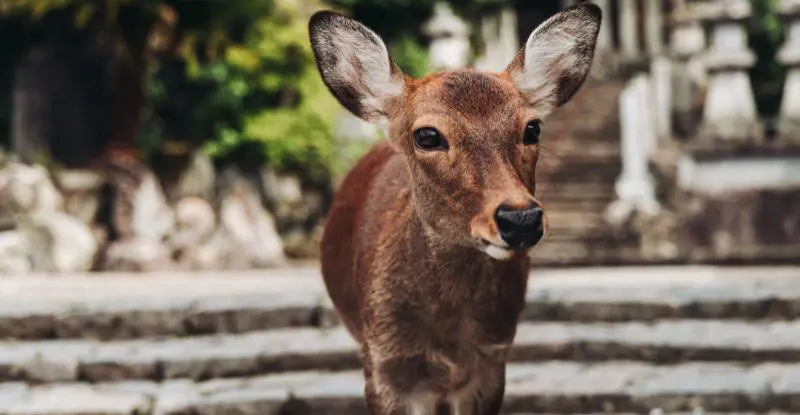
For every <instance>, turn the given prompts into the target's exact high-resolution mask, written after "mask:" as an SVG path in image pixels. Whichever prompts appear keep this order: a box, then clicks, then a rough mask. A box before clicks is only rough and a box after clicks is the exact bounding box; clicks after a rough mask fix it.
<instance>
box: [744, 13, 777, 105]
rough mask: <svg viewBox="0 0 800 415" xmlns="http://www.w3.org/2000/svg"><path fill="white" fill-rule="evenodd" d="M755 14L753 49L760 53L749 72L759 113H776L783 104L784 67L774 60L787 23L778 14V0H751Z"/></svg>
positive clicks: (751, 30) (751, 32) (750, 31)
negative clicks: (781, 102)
mask: <svg viewBox="0 0 800 415" xmlns="http://www.w3.org/2000/svg"><path fill="white" fill-rule="evenodd" d="M750 1H751V4H752V6H753V16H752V18H751V19H750V21H749V22H748V36H749V43H750V48H751V49H752V50H753V51H754V52H755V54H756V56H757V61H756V65H755V66H754V67H753V68H752V70H751V71H750V76H751V79H752V81H753V89H754V92H755V97H756V102H757V103H758V109H759V112H760V113H761V114H762V115H765V116H768V117H770V116H775V115H776V114H777V113H778V111H779V107H780V101H781V93H782V91H783V80H784V79H785V73H786V71H785V68H784V67H783V66H782V65H781V64H779V63H778V62H777V61H776V60H775V55H776V54H777V52H778V49H779V48H780V46H781V45H782V44H783V42H784V36H785V30H786V29H785V28H786V24H785V23H784V22H782V21H781V18H780V16H779V15H778V13H777V10H778V0H750Z"/></svg>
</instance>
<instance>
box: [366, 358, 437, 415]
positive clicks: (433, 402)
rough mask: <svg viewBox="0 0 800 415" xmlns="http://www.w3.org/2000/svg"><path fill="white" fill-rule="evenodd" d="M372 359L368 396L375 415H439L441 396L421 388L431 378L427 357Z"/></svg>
mask: <svg viewBox="0 0 800 415" xmlns="http://www.w3.org/2000/svg"><path fill="white" fill-rule="evenodd" d="M369 360H370V364H369V370H367V366H366V365H365V378H366V385H365V387H366V390H365V395H366V399H367V407H368V408H369V410H370V412H371V413H372V415H436V410H437V404H438V401H439V397H438V396H437V395H436V394H435V393H433V392H430V391H426V390H424V389H422V388H420V385H421V381H423V380H424V379H426V377H427V362H426V361H425V358H424V356H421V355H419V356H411V357H405V356H404V357H394V358H389V359H386V360H383V361H381V362H378V363H376V362H375V361H374V360H373V359H369Z"/></svg>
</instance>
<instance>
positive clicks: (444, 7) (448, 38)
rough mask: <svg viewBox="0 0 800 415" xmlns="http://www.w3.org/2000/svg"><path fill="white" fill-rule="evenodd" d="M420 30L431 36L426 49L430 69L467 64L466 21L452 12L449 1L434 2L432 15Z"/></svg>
mask: <svg viewBox="0 0 800 415" xmlns="http://www.w3.org/2000/svg"><path fill="white" fill-rule="evenodd" d="M422 30H423V33H424V34H425V35H427V36H428V37H430V38H431V43H430V47H429V49H428V56H429V60H428V62H429V66H430V69H431V70H434V71H438V70H442V69H456V68H463V67H465V66H467V63H468V62H469V49H470V44H469V34H470V29H469V26H468V25H467V23H465V22H464V21H463V20H461V19H460V18H459V17H458V16H456V15H455V14H454V13H453V10H452V9H451V8H450V5H449V3H446V2H438V3H436V5H435V6H434V11H433V16H432V17H431V19H430V20H429V21H428V22H427V23H425V25H424V26H423V27H422Z"/></svg>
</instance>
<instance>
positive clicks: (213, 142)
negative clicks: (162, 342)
mask: <svg viewBox="0 0 800 415" xmlns="http://www.w3.org/2000/svg"><path fill="white" fill-rule="evenodd" d="M572 3H575V1H569V0H537V1H519V0H474V1H467V0H451V1H445V0H263V1H255V0H252V1H250V0H247V1H245V0H237V1H177V0H175V1H150V0H148V1H142V0H140V1H125V0H108V1H100V0H0V45H2V46H0V145H1V146H2V156H0V160H2V161H0V272H3V273H10V274H19V273H26V272H32V271H55V272H65V271H85V270H163V269H195V270H198V269H248V268H263V267H270V266H275V265H280V264H285V263H286V262H287V261H290V260H313V259H315V258H316V257H317V256H318V242H319V238H320V235H321V229H322V226H323V225H324V218H325V215H326V212H327V209H328V206H329V204H330V202H331V197H332V194H333V193H334V191H335V189H336V186H337V184H338V182H339V180H340V179H341V177H342V175H343V174H344V173H346V172H347V170H348V168H349V167H351V166H352V163H353V162H354V161H355V160H356V159H357V158H358V157H359V156H360V155H361V154H363V153H364V152H365V151H366V149H368V148H369V146H370V145H371V144H372V143H374V142H375V141H376V140H379V139H381V138H382V137H381V131H379V130H377V129H376V128H375V127H372V126H371V125H368V124H365V123H363V122H361V121H359V120H357V119H355V118H354V117H352V116H350V115H349V114H348V113H346V112H345V111H344V110H343V109H342V108H341V107H340V106H339V105H338V103H337V102H335V100H334V99H333V97H332V96H331V94H330V93H329V92H328V90H327V89H326V88H325V86H324V85H323V84H322V81H321V80H320V77H319V75H318V72H317V69H316V66H315V63H314V61H313V56H312V54H311V51H310V48H309V44H308V34H307V21H308V18H309V16H310V15H311V14H312V13H313V12H314V11H316V10H319V9H323V8H325V9H334V10H338V11H340V12H342V13H346V14H348V15H351V16H353V17H355V18H357V19H359V20H360V21H362V22H364V23H365V24H366V25H368V26H370V27H372V28H373V29H375V30H376V31H377V32H378V33H379V34H380V35H381V36H383V37H384V38H385V40H386V42H387V44H388V45H389V48H390V51H391V54H392V55H393V57H394V59H395V60H396V62H397V64H398V65H399V66H400V67H402V68H403V69H404V70H405V71H406V72H407V73H409V74H411V75H413V76H417V77H421V76H424V75H425V74H426V73H429V72H430V71H433V70H439V69H448V68H456V67H462V66H473V67H477V68H480V69H486V70H501V69H502V68H503V67H504V66H505V65H506V64H507V63H508V62H510V61H511V59H512V57H513V55H514V54H515V53H516V52H517V51H518V50H519V49H520V47H521V45H523V44H524V42H525V40H526V39H527V36H528V35H529V34H530V32H531V31H532V30H533V29H534V28H535V27H536V26H537V25H538V24H539V23H541V22H542V21H543V20H544V19H546V18H547V17H549V16H550V15H552V14H553V13H555V12H556V11H558V10H560V9H561V8H563V7H566V6H568V5H570V4H572ZM596 3H597V4H599V5H600V6H601V7H602V8H603V10H604V14H605V20H604V24H603V27H602V30H601V34H600V38H599V44H598V47H597V57H596V60H595V63H594V67H593V71H592V75H591V77H590V79H589V80H588V81H587V82H586V84H585V86H584V87H583V88H582V90H581V92H580V93H579V94H578V95H577V97H576V98H575V99H574V100H573V101H572V102H571V103H569V104H568V105H567V106H565V107H564V108H562V109H561V110H559V111H557V112H556V113H555V115H554V116H552V117H551V119H549V120H547V123H546V125H545V126H544V127H543V128H544V129H543V148H544V153H543V157H542V160H541V162H540V167H539V172H538V174H539V178H538V183H539V190H538V192H539V195H538V196H539V198H540V199H541V200H542V201H543V203H544V204H545V205H546V206H548V209H549V213H550V215H551V222H550V223H551V225H552V228H551V231H550V233H549V234H548V238H547V240H546V241H545V242H544V243H543V244H542V245H541V247H540V248H539V249H538V250H537V252H536V253H535V254H534V256H535V261H536V263H537V264H539V265H540V266H551V265H552V266H560V265H570V266H574V265H599V264H606V265H608V264H641V263H697V262H703V263H775V262H787V261H789V262H797V261H800V255H799V254H798V253H800V209H797V207H798V206H800V158H798V155H799V153H798V149H800V133H798V129H797V128H798V121H799V120H800V69H798V64H800V62H799V61H800V38H798V36H800V32H798V30H800V29H798V26H797V24H800V23H797V19H799V18H800V17H798V16H797V14H798V5H797V2H796V1H791V0H784V1H779V0H752V1H733V0H730V1H729V0H718V1H710V0H709V1H688V0H669V1H667V0H664V1H662V0H645V1H642V0H602V1H597V2H596ZM792 22H795V23H792ZM792 24H795V26H792ZM790 27H794V29H792V30H789V28H790ZM790 33H791V34H792V36H790Z"/></svg>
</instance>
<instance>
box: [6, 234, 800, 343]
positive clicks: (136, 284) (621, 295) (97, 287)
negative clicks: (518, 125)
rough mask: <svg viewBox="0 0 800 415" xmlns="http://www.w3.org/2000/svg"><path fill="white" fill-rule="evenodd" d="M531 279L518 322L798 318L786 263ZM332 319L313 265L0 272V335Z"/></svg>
mask: <svg viewBox="0 0 800 415" xmlns="http://www.w3.org/2000/svg"><path fill="white" fill-rule="evenodd" d="M545 246H546V244H543V245H542V247H541V248H544V247H545ZM534 254H536V255H538V253H537V250H534ZM531 275H532V278H531V280H530V283H529V284H528V307H527V308H526V311H525V315H526V318H527V319H529V320H531V319H534V320H559V321H567V320H574V321H584V322H591V321H632V320H647V321H651V320H655V319H660V318H690V319H758V318H778V319H795V318H800V271H798V270H797V268H794V267H713V266H698V267H691V266H690V267H683V266H678V267H656V268H647V267H608V268H605V267H603V268H585V269H580V268H574V269H535V270H533V271H532V273H531ZM334 322H335V316H334V313H333V312H332V310H331V308H330V306H329V303H328V300H327V294H326V292H325V288H324V285H323V283H322V278H321V276H320V274H319V269H318V266H317V265H312V266H306V267H296V268H288V269H276V270H269V271H257V272H217V273H192V272H169V273H167V272H165V273H151V274H141V275H139V274H123V273H119V274H101V273H98V274H93V275H92V276H84V275H57V276H36V275H31V276H25V277H4V278H2V279H0V339H19V340H24V339H28V340H39V339H56V338H85V339H105V340H109V339H117V340H121V339H132V338H138V337H143V336H191V335H202V334H213V333H243V332H248V331H256V330H269V329H276V328H282V327H298V326H327V325H332V324H334Z"/></svg>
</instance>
